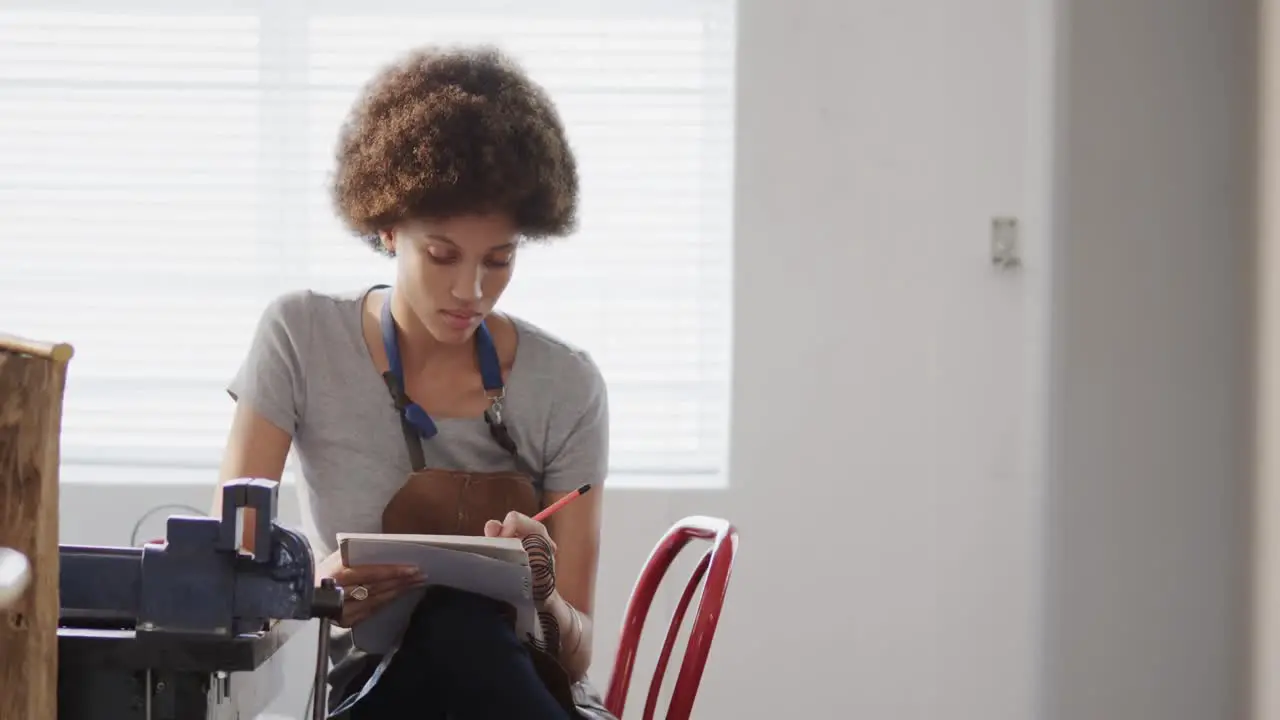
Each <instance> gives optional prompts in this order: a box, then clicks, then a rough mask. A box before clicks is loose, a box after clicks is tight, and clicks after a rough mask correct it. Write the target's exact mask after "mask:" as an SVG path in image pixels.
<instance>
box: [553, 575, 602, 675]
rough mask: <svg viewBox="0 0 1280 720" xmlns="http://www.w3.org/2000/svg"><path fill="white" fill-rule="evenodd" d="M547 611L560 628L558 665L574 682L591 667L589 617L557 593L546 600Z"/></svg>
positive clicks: (590, 628)
mask: <svg viewBox="0 0 1280 720" xmlns="http://www.w3.org/2000/svg"><path fill="white" fill-rule="evenodd" d="M547 611H548V612H550V613H551V616H552V617H554V618H555V620H556V624H557V625H558V626H559V627H560V653H559V659H560V664H561V665H562V666H564V669H565V670H566V671H567V672H568V673H569V676H570V677H571V678H572V679H573V680H574V681H577V680H581V679H582V678H583V677H584V676H585V675H586V674H587V670H588V669H589V668H590V667H591V631H592V627H593V625H594V623H592V622H591V617H590V616H589V615H587V614H586V613H584V612H580V611H579V610H578V609H576V608H575V607H573V606H572V605H570V604H569V601H567V600H565V599H564V597H563V596H561V595H560V594H559V593H556V594H554V595H552V596H551V597H550V598H549V599H548V600H547Z"/></svg>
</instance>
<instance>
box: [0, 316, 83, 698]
mask: <svg viewBox="0 0 1280 720" xmlns="http://www.w3.org/2000/svg"><path fill="white" fill-rule="evenodd" d="M71 355H72V350H71V347H70V346H69V345H63V344H50V343H39V342H33V341H29V340H24V339H21V338H15V337H12V336H7V335H0V547H9V548H13V549H15V550H17V551H18V552H21V553H23V554H25V555H26V556H27V558H28V559H29V560H30V562H31V583H30V585H29V587H28V588H27V590H26V592H25V593H24V594H23V595H22V596H21V597H19V598H18V600H17V601H16V602H15V603H13V604H12V606H11V607H9V608H8V609H3V610H0V718H6V719H7V718H30V719H31V720H36V719H37V718H49V719H50V720H52V719H53V718H56V717H57V715H58V712H57V695H58V608H59V604H58V465H59V436H60V434H61V431H62V398H63V390H64V388H65V386H66V369H67V363H68V361H70V359H71Z"/></svg>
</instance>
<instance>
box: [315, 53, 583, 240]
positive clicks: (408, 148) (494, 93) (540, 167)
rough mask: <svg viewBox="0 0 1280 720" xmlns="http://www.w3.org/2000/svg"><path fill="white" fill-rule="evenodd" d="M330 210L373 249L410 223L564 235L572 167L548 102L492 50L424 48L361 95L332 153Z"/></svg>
mask: <svg viewBox="0 0 1280 720" xmlns="http://www.w3.org/2000/svg"><path fill="white" fill-rule="evenodd" d="M332 192H333V201H334V206H335V208H336V210H337V213H338V215H339V216H340V217H341V219H342V221H343V222H344V223H345V224H346V226H347V227H348V228H349V229H350V230H351V231H352V232H353V233H355V234H357V235H359V236H361V237H363V238H365V240H366V241H367V242H368V243H369V244H370V245H371V246H373V247H374V249H376V250H379V251H382V252H385V249H384V248H383V247H382V243H381V241H380V240H379V239H378V232H379V231H381V230H385V229H387V228H389V227H391V226H392V225H394V224H395V223H396V222H399V221H401V220H405V219H408V218H448V217H457V216H459V215H469V214H489V213H501V214H505V215H507V216H509V217H510V218H511V219H512V220H513V221H514V222H515V224H516V226H517V228H518V229H519V232H520V234H521V235H522V236H523V237H525V238H527V239H546V238H550V237H558V236H564V235H568V234H569V233H571V232H572V231H573V230H574V228H575V226H576V213H577V204H578V172H577V162H576V161H575V159H574V156H573V152H572V150H571V148H570V147H569V143H568V140H567V139H566V138H565V133H564V127H563V126H562V124H561V121H560V117H559V115H558V114H557V112H556V109H555V107H554V105H552V103H551V99H550V98H549V97H548V96H547V93H546V91H544V90H543V89H542V88H541V87H540V86H539V85H537V84H536V83H534V82H533V81H532V80H530V79H529V78H528V77H527V76H526V75H525V74H524V72H523V71H522V70H521V69H520V67H518V66H517V65H516V64H515V62H513V61H512V60H511V59H510V58H508V57H506V56H505V55H503V54H502V53H501V52H499V51H498V50H496V49H493V48H487V47H481V48H464V49H442V48H425V49H421V50H417V51H415V52H412V53H410V54H409V55H407V56H406V57H404V58H402V59H401V60H400V61H398V62H396V63H394V64H392V65H391V66H389V67H387V68H386V69H384V70H383V71H382V72H381V73H379V74H378V75H377V76H375V77H374V78H373V80H372V81H370V83H369V84H368V85H367V86H366V87H365V89H364V92H363V94H362V95H361V97H360V98H359V99H358V100H357V101H356V103H355V105H354V107H353V108H352V109H351V113H350V115H349V116H348V117H347V119H346V122H345V123H344V124H343V127H342V130H341V132H340V134H339V138H338V144H337V167H336V171H335V174H334V179H333V188H332Z"/></svg>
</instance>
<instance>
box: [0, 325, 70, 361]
mask: <svg viewBox="0 0 1280 720" xmlns="http://www.w3.org/2000/svg"><path fill="white" fill-rule="evenodd" d="M2 351H7V352H11V353H17V354H19V355H32V356H34V357H38V358H44V359H45V360H52V361H53V362H55V363H58V364H60V365H65V364H66V363H68V362H70V361H71V356H72V355H75V348H73V347H71V345H69V344H68V343H50V342H41V341H39V340H29V339H27V338H21V337H18V336H17V335H8V334H5V333H0V352H2Z"/></svg>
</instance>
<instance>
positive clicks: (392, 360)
mask: <svg viewBox="0 0 1280 720" xmlns="http://www.w3.org/2000/svg"><path fill="white" fill-rule="evenodd" d="M380 320H381V322H380V324H381V329H382V347H383V349H384V350H385V351H386V353H387V368H388V369H387V372H386V373H384V374H383V379H384V380H385V381H386V383H387V388H388V389H390V391H391V396H392V398H394V399H395V402H396V409H397V410H399V411H400V420H401V422H400V424H401V427H402V428H403V429H404V436H405V442H406V443H407V445H408V448H409V460H410V462H411V463H412V465H413V469H414V470H422V469H423V465H424V464H425V460H424V458H423V451H422V441H421V439H420V437H421V438H427V439H430V438H432V437H434V436H435V435H436V433H437V432H438V430H437V428H436V424H435V422H434V421H432V419H431V417H430V416H429V415H427V413H426V411H425V410H423V409H422V408H421V407H419V406H418V405H417V404H416V403H414V402H412V401H411V400H409V396H408V394H407V393H406V392H405V389H404V368H403V366H402V365H401V363H400V342H399V340H398V339H397V336H396V324H395V320H394V319H393V318H392V317H391V293H390V292H389V293H387V300H386V302H384V303H383V304H382V316H381V318H380ZM475 343H476V364H477V365H479V367H480V379H481V381H482V382H483V383H484V390H485V394H486V395H487V396H488V397H489V407H488V408H487V409H486V410H485V412H484V420H485V423H486V424H487V425H488V426H489V434H490V435H491V436H492V437H493V439H494V440H495V441H496V442H497V443H498V445H500V446H501V447H502V449H504V450H506V451H507V452H508V453H510V454H511V456H512V458H513V459H514V460H515V463H516V468H517V469H518V470H520V472H523V473H525V474H526V475H528V476H529V477H531V478H533V480H534V482H535V483H540V478H539V475H538V474H537V473H536V472H534V470H533V468H532V467H530V465H529V464H528V463H527V462H525V460H524V458H522V457H520V452H519V450H518V449H517V448H516V443H515V439H514V438H513V437H512V436H511V431H510V429H509V428H508V427H507V424H506V422H505V419H504V418H503V417H502V408H503V402H504V401H505V400H506V388H505V387H504V385H503V382H502V360H501V359H500V358H499V357H498V348H497V346H496V345H495V344H494V342H493V334H492V333H491V332H489V326H488V325H486V324H485V323H483V322H481V323H480V326H479V327H478V328H476V334H475ZM419 436H420V437H419Z"/></svg>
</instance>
